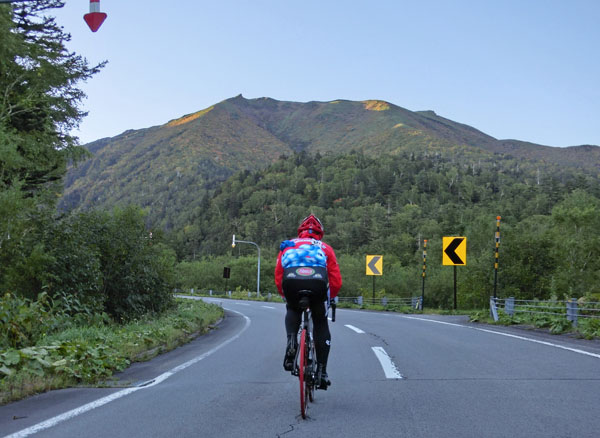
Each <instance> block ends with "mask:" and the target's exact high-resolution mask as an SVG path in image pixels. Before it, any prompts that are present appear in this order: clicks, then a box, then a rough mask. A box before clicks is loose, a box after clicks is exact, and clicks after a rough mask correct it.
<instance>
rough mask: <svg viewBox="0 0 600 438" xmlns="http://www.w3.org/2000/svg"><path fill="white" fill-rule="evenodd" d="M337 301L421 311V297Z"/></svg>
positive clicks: (353, 298)
mask: <svg viewBox="0 0 600 438" xmlns="http://www.w3.org/2000/svg"><path fill="white" fill-rule="evenodd" d="M337 299H338V302H340V303H350V304H356V305H358V306H361V307H362V306H365V305H368V304H375V305H380V306H383V307H389V306H400V307H411V308H413V309H416V310H423V307H422V303H421V297H408V298H398V297H393V298H388V297H383V298H378V299H376V300H373V299H371V298H364V297H363V296H358V297H337Z"/></svg>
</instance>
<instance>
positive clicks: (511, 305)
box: [504, 297, 515, 316]
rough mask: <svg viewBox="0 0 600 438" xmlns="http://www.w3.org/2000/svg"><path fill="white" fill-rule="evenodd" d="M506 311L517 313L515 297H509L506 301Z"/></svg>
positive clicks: (512, 313) (511, 313)
mask: <svg viewBox="0 0 600 438" xmlns="http://www.w3.org/2000/svg"><path fill="white" fill-rule="evenodd" d="M504 313H506V314H507V315H510V316H513V315H514V314H515V297H508V298H507V299H506V301H505V302H504Z"/></svg>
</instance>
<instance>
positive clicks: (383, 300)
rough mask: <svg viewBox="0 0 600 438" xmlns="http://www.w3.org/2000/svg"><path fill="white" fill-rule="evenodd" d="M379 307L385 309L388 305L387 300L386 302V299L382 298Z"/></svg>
mask: <svg viewBox="0 0 600 438" xmlns="http://www.w3.org/2000/svg"><path fill="white" fill-rule="evenodd" d="M381 305H382V306H383V307H387V305H388V300H387V298H386V297H383V298H382V299H381Z"/></svg>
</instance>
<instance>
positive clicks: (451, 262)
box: [442, 237, 467, 310]
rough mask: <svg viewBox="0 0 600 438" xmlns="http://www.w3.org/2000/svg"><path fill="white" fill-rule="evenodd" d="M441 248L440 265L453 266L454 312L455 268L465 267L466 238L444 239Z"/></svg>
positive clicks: (455, 301) (455, 306)
mask: <svg viewBox="0 0 600 438" xmlns="http://www.w3.org/2000/svg"><path fill="white" fill-rule="evenodd" d="M442 248H443V251H442V265H444V266H454V310H456V308H457V300H456V267H457V266H466V265H467V238H466V237H444V238H443V244H442Z"/></svg>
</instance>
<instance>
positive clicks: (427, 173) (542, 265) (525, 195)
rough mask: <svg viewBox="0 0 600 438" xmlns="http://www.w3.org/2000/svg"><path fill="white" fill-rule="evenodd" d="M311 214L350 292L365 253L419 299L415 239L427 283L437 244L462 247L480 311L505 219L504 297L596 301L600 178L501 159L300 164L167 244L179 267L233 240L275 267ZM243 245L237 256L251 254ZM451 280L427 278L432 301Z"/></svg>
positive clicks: (223, 191) (465, 273)
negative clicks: (461, 239)
mask: <svg viewBox="0 0 600 438" xmlns="http://www.w3.org/2000/svg"><path fill="white" fill-rule="evenodd" d="M311 212H312V213H315V214H316V215H317V216H319V217H320V218H321V220H322V221H323V223H324V226H325V240H326V241H327V242H328V243H329V244H331V245H332V246H333V247H334V248H335V249H336V251H337V253H338V256H339V257H342V267H343V268H344V269H345V270H346V271H345V272H346V274H345V275H347V276H354V277H353V278H355V279H356V281H351V282H350V283H349V286H348V287H349V288H354V289H356V284H359V280H358V278H359V277H360V275H361V274H362V276H364V256H365V255H366V254H384V255H385V262H384V263H386V266H388V267H387V268H385V269H386V279H384V280H383V281H384V284H385V281H389V280H390V279H392V278H395V279H397V278H402V281H403V282H406V281H407V279H412V281H413V283H412V285H411V284H407V285H406V287H408V288H410V287H413V288H417V287H418V285H417V284H416V281H417V279H418V278H420V269H421V265H422V263H421V250H422V242H423V240H424V239H428V240H429V242H430V243H429V247H430V257H429V260H430V267H429V268H428V269H429V270H430V274H431V270H433V271H434V272H435V271H437V272H439V271H440V265H441V240H442V237H443V236H467V238H468V269H467V268H465V269H463V270H461V279H462V280H461V281H464V282H465V284H469V287H470V288H471V292H472V293H473V294H474V296H476V297H477V300H479V301H477V303H478V305H483V304H482V303H484V301H485V297H489V291H490V285H491V283H490V281H491V279H492V266H493V257H494V256H493V251H494V245H495V244H494V236H495V234H494V233H495V231H496V217H497V216H501V217H502V229H503V232H502V263H501V278H502V287H503V293H505V294H506V295H507V296H508V294H513V295H516V296H521V297H528V298H532V297H538V298H541V297H545V298H547V297H549V296H550V294H551V293H555V294H557V295H558V296H563V294H571V295H572V296H581V295H584V294H586V293H592V292H600V287H599V286H598V285H599V284H600V282H599V281H598V280H600V278H599V275H600V274H599V273H600V261H599V260H600V249H599V248H600V246H599V245H598V244H597V243H598V237H597V236H596V234H597V230H596V229H597V228H598V227H600V184H599V182H598V179H597V178H596V177H592V176H589V175H586V174H585V173H582V172H581V171H578V170H574V169H571V168H560V167H558V166H557V167H554V168H551V167H548V168H546V169H544V170H539V169H538V168H537V166H532V165H527V163H525V164H524V163H523V162H522V160H517V159H514V158H507V157H500V156H495V157H491V158H490V159H488V160H484V159H479V158H478V159H477V160H473V161H471V162H456V161H453V160H451V159H449V158H444V157H441V156H439V155H435V154H434V155H427V154H422V155H419V156H417V155H415V154H412V153H406V154H402V155H386V156H381V157H377V158H375V157H370V156H367V155H365V154H363V153H362V152H353V153H350V154H344V155H335V156H334V155H330V156H325V157H319V156H318V155H317V156H312V155H309V154H306V153H301V154H296V155H294V156H292V157H289V158H285V159H281V160H279V161H278V162H276V163H274V164H273V165H271V166H270V167H268V168H267V169H263V170H259V171H255V172H249V171H241V172H239V173H237V174H235V175H234V176H232V177H231V178H229V179H228V180H227V181H226V182H225V183H224V184H222V185H221V187H219V188H218V189H217V191H216V193H215V195H214V196H213V197H212V199H210V200H208V199H206V201H205V204H204V205H203V206H202V208H197V209H195V210H194V211H193V213H192V214H191V215H190V216H189V217H188V222H187V223H186V224H185V225H184V226H183V227H181V228H179V229H177V230H174V232H173V233H172V235H171V238H172V241H173V247H174V248H176V249H177V251H178V252H179V258H180V259H187V260H192V259H194V258H198V257H201V256H206V257H213V256H215V255H223V256H225V255H227V254H230V251H231V246H230V244H231V235H232V234H236V235H237V236H238V238H240V239H246V240H251V241H254V242H256V243H258V244H259V245H260V247H261V248H262V251H263V255H264V256H265V257H266V258H267V260H274V258H275V256H276V254H277V250H278V248H279V243H280V242H281V241H282V240H284V239H286V238H288V237H290V236H293V235H294V233H295V230H296V228H297V226H298V221H299V220H300V219H301V218H302V217H304V216H306V215H307V214H308V213H311ZM245 246H247V247H248V248H242V249H241V250H242V252H243V253H248V254H255V251H254V248H251V247H250V245H245ZM237 251H239V250H238V248H237V247H236V252H237ZM253 251H254V252H253ZM390 265H391V266H392V268H391V269H392V270H394V269H395V270H396V271H397V272H395V273H394V272H390V271H389V269H390V268H389V266H390ZM350 266H353V268H352V269H350V268H349V267H350ZM442 271H443V269H442ZM449 272H450V271H447V272H439V274H434V275H432V277H431V278H434V280H433V281H435V282H439V284H438V285H437V286H438V288H439V289H440V290H445V289H444V287H448V285H451V281H449V280H448V277H447V275H446V274H448V275H449ZM268 274H270V273H269V272H266V273H265V275H268ZM440 275H442V276H440ZM265 278H267V277H265ZM349 278H350V277H349ZM443 278H445V279H446V280H448V281H447V282H446V283H443V281H442V279H443ZM444 281H445V280H444ZM387 287H389V288H390V290H392V289H393V290H396V289H398V285H397V284H396V286H393V285H392V284H389V285H388V286H387ZM406 287H405V288H404V289H406ZM347 290H350V289H347ZM482 300H483V301H482Z"/></svg>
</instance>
